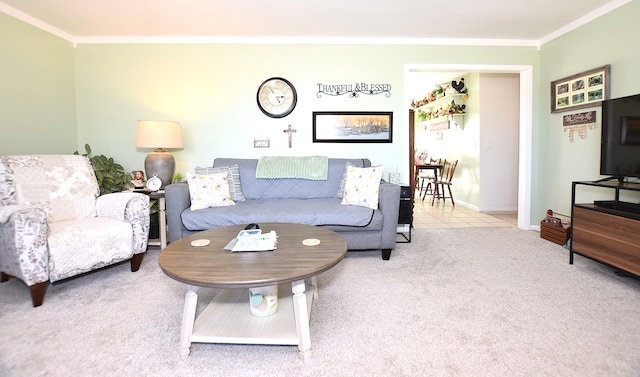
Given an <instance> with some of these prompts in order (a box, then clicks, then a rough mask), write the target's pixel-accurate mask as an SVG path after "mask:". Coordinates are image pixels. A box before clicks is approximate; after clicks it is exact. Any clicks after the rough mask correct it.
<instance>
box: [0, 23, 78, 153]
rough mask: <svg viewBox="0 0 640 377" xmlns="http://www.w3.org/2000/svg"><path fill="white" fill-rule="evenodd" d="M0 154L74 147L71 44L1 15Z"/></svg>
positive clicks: (72, 53) (62, 149) (46, 151)
mask: <svg viewBox="0 0 640 377" xmlns="http://www.w3.org/2000/svg"><path fill="white" fill-rule="evenodd" d="M0 35H1V36H2V37H0V72H2V75H1V76H2V78H1V79H0V114H2V121H1V124H0V133H1V136H0V154H3V155H4V154H28V153H70V152H73V151H74V150H75V148H76V145H77V139H76V130H77V128H76V117H75V111H76V106H75V88H74V69H75V66H74V60H73V59H74V50H73V47H72V45H71V43H69V42H67V41H64V40H62V39H60V38H57V37H54V36H52V35H51V34H49V33H47V32H44V31H42V30H39V29H36V28H34V27H32V26H28V25H26V24H24V23H22V22H20V21H18V20H16V19H14V18H11V17H9V16H7V15H5V14H3V13H0Z"/></svg>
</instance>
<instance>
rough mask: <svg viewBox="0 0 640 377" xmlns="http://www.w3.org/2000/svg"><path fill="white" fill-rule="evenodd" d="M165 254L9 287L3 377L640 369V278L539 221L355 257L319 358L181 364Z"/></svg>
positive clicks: (328, 304) (329, 280) (320, 311)
mask: <svg viewBox="0 0 640 377" xmlns="http://www.w3.org/2000/svg"><path fill="white" fill-rule="evenodd" d="M158 253H159V252H158V251H157V250H155V251H150V252H149V253H148V255H147V257H146V258H145V260H144V262H143V264H142V268H141V269H140V271H139V272H137V273H131V272H130V271H129V266H128V265H126V264H123V265H118V266H115V267H112V268H108V269H105V270H102V271H98V272H96V273H92V274H88V275H85V276H81V277H79V278H76V279H72V280H69V281H66V282H62V283H57V284H55V285H53V286H49V289H48V291H47V295H46V296H45V302H44V305H43V306H42V307H40V308H32V307H31V300H30V298H29V295H28V289H27V288H26V286H24V284H22V283H21V282H19V281H16V280H15V279H13V280H11V281H9V282H6V283H3V284H0V375H1V376H638V375H640V374H639V371H640V281H639V280H636V279H633V278H625V277H620V276H618V275H616V274H615V273H614V271H613V270H612V269H610V268H608V267H604V266H602V265H600V264H597V263H595V262H592V261H589V260H587V259H585V258H582V257H576V263H575V264H574V265H569V264H568V251H567V250H565V249H563V248H562V247H560V246H557V245H555V244H552V243H550V242H548V241H545V240H542V239H540V238H539V236H538V234H537V233H536V232H529V231H522V230H518V229H516V228H464V229H433V230H428V229H420V230H416V231H414V233H413V242H412V243H410V244H398V246H397V249H396V250H395V251H394V252H393V254H392V256H391V260H389V261H382V260H381V259H380V253H379V252H378V251H375V252H373V251H372V252H349V253H348V256H347V258H346V259H345V260H343V261H342V262H341V263H340V264H339V265H338V266H336V267H335V268H333V269H332V270H329V271H327V272H325V273H323V274H322V275H320V276H319V278H318V282H319V284H320V289H321V290H320V296H319V298H318V300H316V301H315V302H314V307H313V310H312V316H311V325H310V326H311V341H312V352H313V355H312V357H311V358H310V359H309V360H307V361H306V362H304V361H302V360H301V359H300V358H299V357H298V355H297V348H296V347H295V346H252V345H217V344H194V345H193V346H192V352H191V355H190V356H189V357H188V358H186V359H180V357H179V354H178V340H179V329H180V321H181V315H182V305H183V298H184V287H183V286H182V285H181V284H180V283H178V282H175V281H173V280H172V279H170V278H168V277H166V276H165V275H164V274H163V273H162V271H161V270H160V269H159V267H158V265H157V256H158ZM202 293H203V294H202V295H201V297H205V296H208V297H210V296H211V295H213V294H214V293H215V290H202ZM201 308H202V306H200V309H199V310H201ZM247 310H248V308H247Z"/></svg>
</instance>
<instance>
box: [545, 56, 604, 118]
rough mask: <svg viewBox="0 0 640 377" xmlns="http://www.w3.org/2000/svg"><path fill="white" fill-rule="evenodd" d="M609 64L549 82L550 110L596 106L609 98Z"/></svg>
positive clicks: (557, 110)
mask: <svg viewBox="0 0 640 377" xmlns="http://www.w3.org/2000/svg"><path fill="white" fill-rule="evenodd" d="M610 74H611V66H610V65H604V66H602V67H598V68H594V69H591V70H589V71H585V72H582V73H578V74H576V75H573V76H569V77H565V78H562V79H560V80H556V81H552V82H551V112H552V113H559V112H562V111H569V110H576V109H580V108H584V107H592V106H598V105H600V103H601V102H602V101H603V100H605V99H608V98H609V87H610V83H609V81H610V79H609V76H610Z"/></svg>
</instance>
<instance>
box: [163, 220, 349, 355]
mask: <svg viewBox="0 0 640 377" xmlns="http://www.w3.org/2000/svg"><path fill="white" fill-rule="evenodd" d="M244 227H245V226H244V225H238V226H230V227H225V228H216V229H211V230H206V231H203V232H199V233H196V234H194V235H191V236H187V237H184V238H181V239H179V240H177V241H175V242H172V243H171V244H169V245H168V246H167V247H166V248H165V249H164V250H162V252H161V253H160V257H159V258H158V263H159V264H160V268H162V270H163V271H164V273H165V274H166V275H168V276H169V277H171V278H172V279H175V280H177V281H180V282H182V283H185V284H187V293H186V295H185V304H184V313H183V318H182V331H181V336H180V352H181V355H182V356H183V357H184V356H187V355H189V352H190V347H191V343H192V342H201V343H235V344H288V345H298V349H299V351H300V354H301V355H302V356H303V357H307V356H309V355H310V354H311V338H310V332H309V316H310V314H311V304H312V302H313V299H314V296H315V295H317V284H316V279H315V277H316V276H317V275H318V274H320V273H321V272H324V271H326V270H328V269H330V268H331V267H333V266H335V265H336V264H338V263H339V262H340V261H341V260H342V258H344V256H345V255H346V252H347V243H346V241H345V240H344V238H342V237H341V236H340V235H339V234H337V233H335V232H333V231H331V230H328V229H324V228H321V227H316V226H310V225H302V224H289V223H263V224H260V227H261V229H262V231H263V232H269V231H271V230H275V231H276V233H277V235H278V248H277V250H274V251H262V252H236V253H232V252H230V251H227V250H224V246H226V245H227V243H228V242H229V241H230V240H232V239H233V238H235V237H236V236H237V234H238V232H239V231H240V230H242V229H244ZM309 238H316V239H319V240H320V244H319V245H317V246H305V245H303V244H302V241H303V240H305V239H309ZM198 239H208V240H210V241H211V243H210V244H209V245H207V246H201V247H195V246H191V241H193V240H198ZM289 283H291V284H290V285H289ZM275 284H278V285H279V289H278V308H279V309H278V312H277V313H276V314H275V315H274V316H272V317H269V318H257V317H254V316H252V315H251V314H250V311H249V293H248V290H247V288H251V287H260V286H269V285H275ZM307 284H308V285H309V286H310V288H312V289H306V286H307ZM198 287H208V288H223V290H221V291H220V292H218V293H217V294H216V296H215V297H214V299H213V300H212V302H211V304H209V306H208V307H207V308H206V309H205V310H204V311H203V312H202V313H201V314H200V315H199V316H198V318H197V319H196V317H195V314H196V313H195V311H196V305H197V302H198V295H197V291H198ZM289 287H291V288H289Z"/></svg>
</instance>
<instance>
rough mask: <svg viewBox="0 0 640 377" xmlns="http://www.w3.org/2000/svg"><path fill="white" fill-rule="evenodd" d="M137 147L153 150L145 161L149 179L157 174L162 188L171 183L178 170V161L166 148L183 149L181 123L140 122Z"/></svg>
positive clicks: (137, 132)
mask: <svg viewBox="0 0 640 377" xmlns="http://www.w3.org/2000/svg"><path fill="white" fill-rule="evenodd" d="M136 147H137V148H153V152H151V153H149V154H148V155H147V157H146V158H145V159H144V170H145V173H146V174H147V179H149V178H151V177H153V175H154V174H157V176H158V178H160V180H161V181H162V186H161V188H164V186H166V185H168V184H170V183H171V180H172V178H173V174H174V172H175V169H176V160H175V159H174V158H173V156H172V155H171V153H169V152H167V151H166V150H165V148H182V128H181V127H180V122H172V121H161V120H139V121H138V127H137V129H136Z"/></svg>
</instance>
